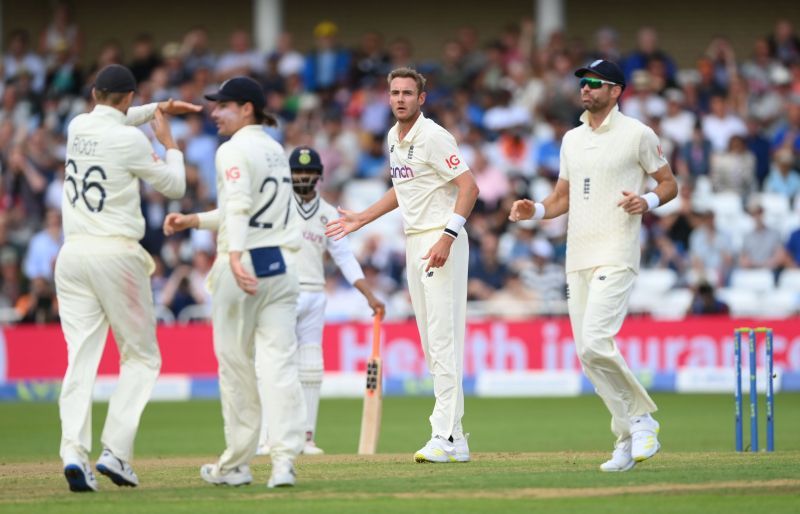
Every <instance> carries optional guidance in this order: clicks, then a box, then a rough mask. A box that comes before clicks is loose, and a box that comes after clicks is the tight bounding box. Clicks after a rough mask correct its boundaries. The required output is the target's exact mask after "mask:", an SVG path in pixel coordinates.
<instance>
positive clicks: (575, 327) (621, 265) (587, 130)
mask: <svg viewBox="0 0 800 514" xmlns="http://www.w3.org/2000/svg"><path fill="white" fill-rule="evenodd" d="M575 75H577V76H578V77H580V78H581V81H580V87H581V88H580V92H581V101H582V103H583V106H584V108H585V109H586V111H585V112H584V113H583V115H582V116H581V121H582V122H583V124H582V125H581V126H579V127H577V128H574V129H572V130H570V131H569V132H567V133H566V135H565V136H564V139H563V142H562V144H561V171H560V174H559V179H558V182H557V183H556V186H555V188H554V190H553V192H552V193H551V194H550V195H549V196H548V197H547V198H545V199H544V200H543V201H542V202H541V203H534V202H532V201H531V200H517V201H516V202H514V204H513V206H512V208H511V213H510V215H509V219H510V220H511V221H519V220H522V219H530V218H533V219H542V218H546V219H549V218H555V217H557V216H560V215H562V214H564V213H566V212H567V211H569V221H568V225H567V262H566V271H567V287H568V293H567V302H568V308H569V316H570V322H571V324H572V334H573V337H574V338H575V345H576V349H577V354H578V358H579V359H580V361H581V364H582V365H583V371H584V373H585V374H586V376H587V377H588V378H589V380H591V382H592V384H594V387H595V390H596V391H597V394H598V395H599V396H600V397H601V398H602V399H603V402H604V403H605V404H606V407H607V408H608V410H609V411H610V412H611V430H612V432H613V433H614V435H616V436H617V440H616V442H615V448H614V452H613V454H612V457H611V459H610V460H608V461H607V462H605V463H603V464H602V465H601V466H600V469H601V470H603V471H627V470H629V469H632V468H633V466H634V465H635V464H636V463H637V462H641V461H644V460H646V459H649V458H650V457H652V456H653V455H655V454H656V453H657V452H658V450H659V448H660V445H659V442H658V438H657V434H658V429H659V425H658V422H657V421H656V420H655V419H653V417H652V416H651V415H650V413H652V412H655V411H656V405H655V403H653V400H651V399H650V396H649V395H648V394H647V391H645V389H644V387H642V385H641V384H640V383H639V382H638V380H636V377H635V376H634V375H633V373H632V372H631V370H630V369H629V368H628V365H627V363H626V362H625V360H624V359H623V358H622V355H621V354H620V352H619V349H618V348H617V345H616V343H615V342H614V336H615V335H616V334H617V333H618V332H619V330H620V327H622V323H623V321H624V320H625V314H626V312H627V309H628V299H629V297H630V293H631V289H632V288H633V282H634V280H635V278H636V274H637V273H638V270H639V260H640V253H641V252H640V246H639V231H640V229H641V224H642V214H644V213H645V212H647V211H648V210H651V209H654V208H656V207H657V206H658V205H660V204H662V203H665V202H668V201H670V200H672V199H673V198H675V196H676V195H677V192H678V186H677V183H676V181H675V178H674V177H673V175H672V171H671V170H670V167H669V164H668V163H667V161H666V159H665V158H664V156H663V155H662V152H661V147H660V146H659V142H658V137H657V136H656V134H655V133H654V132H653V130H652V129H650V128H649V127H647V126H646V125H644V124H642V123H641V122H639V121H637V120H635V119H633V118H629V117H627V116H625V115H623V114H622V113H621V112H619V109H618V107H617V100H618V98H619V96H620V95H621V94H622V91H623V89H624V88H625V76H624V75H623V74H622V71H621V70H620V69H619V67H618V66H617V65H616V64H614V63H612V62H609V61H604V60H597V61H594V62H593V63H592V64H591V65H590V66H588V67H586V68H581V69H579V70H577V71H576V72H575ZM648 176H649V177H652V178H653V179H654V180H655V181H656V183H657V185H656V187H655V189H654V190H653V191H651V192H648V193H644V194H642V193H643V192H644V188H645V180H646V179H647V178H648Z"/></svg>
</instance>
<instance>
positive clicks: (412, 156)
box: [406, 145, 414, 159]
mask: <svg viewBox="0 0 800 514" xmlns="http://www.w3.org/2000/svg"><path fill="white" fill-rule="evenodd" d="M413 158H414V145H411V147H410V148H409V149H408V157H406V159H413Z"/></svg>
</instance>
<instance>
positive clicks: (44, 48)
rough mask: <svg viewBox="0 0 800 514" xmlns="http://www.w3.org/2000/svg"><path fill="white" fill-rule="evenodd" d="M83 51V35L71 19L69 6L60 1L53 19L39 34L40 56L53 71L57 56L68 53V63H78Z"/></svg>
mask: <svg viewBox="0 0 800 514" xmlns="http://www.w3.org/2000/svg"><path fill="white" fill-rule="evenodd" d="M82 50H83V34H82V33H81V30H80V28H79V27H78V25H77V24H75V23H74V22H73V21H72V19H71V13H70V10H69V5H68V4H67V3H66V2H64V1H59V2H57V3H56V5H55V7H54V8H53V18H52V20H51V21H50V23H49V24H48V25H47V27H45V29H44V30H43V31H42V32H41V33H40V34H39V55H41V56H42V57H44V58H45V61H46V63H45V64H46V65H47V67H48V68H50V69H52V66H53V63H54V62H55V61H56V60H57V57H56V56H57V55H59V54H61V53H62V52H65V53H66V57H67V61H69V62H71V63H76V62H77V61H78V59H79V57H80V55H81V51H82Z"/></svg>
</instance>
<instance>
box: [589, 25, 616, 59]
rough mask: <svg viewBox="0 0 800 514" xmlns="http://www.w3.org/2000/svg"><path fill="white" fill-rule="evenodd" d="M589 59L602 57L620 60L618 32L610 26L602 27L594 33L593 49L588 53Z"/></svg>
mask: <svg viewBox="0 0 800 514" xmlns="http://www.w3.org/2000/svg"><path fill="white" fill-rule="evenodd" d="M588 57H589V59H591V60H592V61H594V60H596V59H604V60H606V61H614V62H620V61H622V51H621V50H620V48H619V33H617V31H616V30H614V29H613V28H612V27H602V28H600V29H598V30H597V32H595V34H594V50H592V51H591V52H590V53H589V56H588Z"/></svg>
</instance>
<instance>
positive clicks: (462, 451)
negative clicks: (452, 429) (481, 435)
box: [453, 434, 469, 462]
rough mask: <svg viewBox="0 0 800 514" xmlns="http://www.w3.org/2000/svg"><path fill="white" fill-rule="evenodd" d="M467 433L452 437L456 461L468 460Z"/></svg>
mask: <svg viewBox="0 0 800 514" xmlns="http://www.w3.org/2000/svg"><path fill="white" fill-rule="evenodd" d="M467 439H469V434H464V435H463V436H461V437H454V438H453V446H455V448H456V454H455V458H456V462H469V444H467Z"/></svg>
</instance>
